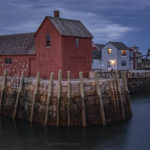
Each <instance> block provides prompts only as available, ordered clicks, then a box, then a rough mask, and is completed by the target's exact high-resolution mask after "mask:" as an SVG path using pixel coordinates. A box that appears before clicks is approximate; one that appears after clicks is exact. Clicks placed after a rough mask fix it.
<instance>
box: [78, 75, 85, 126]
mask: <svg viewBox="0 0 150 150" xmlns="http://www.w3.org/2000/svg"><path fill="white" fill-rule="evenodd" d="M79 78H80V94H81V108H82V118H81V119H82V126H83V127H86V108H85V96H84V83H83V73H82V72H79Z"/></svg>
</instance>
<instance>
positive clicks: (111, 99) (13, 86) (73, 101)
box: [0, 77, 131, 126]
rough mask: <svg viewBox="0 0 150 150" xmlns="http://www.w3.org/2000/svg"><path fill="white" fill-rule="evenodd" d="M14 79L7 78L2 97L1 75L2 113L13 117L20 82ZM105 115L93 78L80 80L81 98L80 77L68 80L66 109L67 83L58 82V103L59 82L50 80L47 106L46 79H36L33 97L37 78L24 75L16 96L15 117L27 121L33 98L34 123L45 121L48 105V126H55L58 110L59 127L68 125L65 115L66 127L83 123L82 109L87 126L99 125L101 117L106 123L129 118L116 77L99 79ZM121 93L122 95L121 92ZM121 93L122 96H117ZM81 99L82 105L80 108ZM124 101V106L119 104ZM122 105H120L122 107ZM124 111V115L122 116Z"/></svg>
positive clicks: (123, 92) (126, 103) (125, 102)
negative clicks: (17, 100) (21, 87)
mask: <svg viewBox="0 0 150 150" xmlns="http://www.w3.org/2000/svg"><path fill="white" fill-rule="evenodd" d="M18 81H20V80H16V79H15V78H11V77H7V84H6V88H5V90H4V96H2V92H3V89H2V85H3V77H0V93H1V95H0V96H1V102H2V109H1V111H2V113H1V114H2V116H9V117H12V116H13V114H14V109H15V104H16V99H17V95H18V92H19V82H18ZM98 82H99V85H100V90H101V92H100V93H101V96H102V103H103V107H104V116H102V114H101V111H102V110H101V109H102V107H101V105H100V101H99V96H98V94H97V89H96V82H95V80H94V79H83V89H84V98H83V97H82V95H81V86H80V80H79V79H77V80H71V81H70V85H71V87H70V89H71V90H70V100H69V102H70V103H69V110H70V111H69V112H68V96H67V94H68V82H67V80H62V81H61V94H60V99H59V105H57V104H58V88H59V87H58V81H57V80H54V81H53V82H52V97H51V98H50V103H49V104H48V105H47V96H48V89H49V88H48V86H49V80H43V79H40V80H39V86H38V93H37V95H36V97H34V92H35V85H36V79H35V78H25V79H24V84H23V90H22V91H21V94H20V96H19V102H18V105H17V113H16V118H18V119H19V118H21V119H26V120H30V117H31V110H32V105H33V100H34V98H35V104H34V107H33V109H34V113H33V122H37V123H41V124H44V120H45V115H46V108H47V107H48V122H47V125H49V126H56V124H57V123H56V122H57V119H58V118H57V115H58V113H59V126H68V115H69V116H70V125H69V126H82V125H83V124H82V122H83V113H82V112H83V109H85V117H86V118H85V121H86V125H97V124H102V121H103V117H105V119H106V123H111V122H116V121H121V120H127V119H129V118H130V117H131V112H130V110H129V109H130V108H129V101H128V100H127V98H128V93H126V92H125V88H124V85H123V82H122V81H121V80H120V87H121V93H120V92H119V89H117V83H116V80H111V81H110V80H109V79H103V80H99V81H98ZM120 94H121V95H120ZM119 96H121V97H119ZM83 101H84V102H85V108H83V105H82V104H83ZM122 104H123V105H122ZM122 106H123V107H122ZM123 112H124V115H125V118H123V117H122V114H123Z"/></svg>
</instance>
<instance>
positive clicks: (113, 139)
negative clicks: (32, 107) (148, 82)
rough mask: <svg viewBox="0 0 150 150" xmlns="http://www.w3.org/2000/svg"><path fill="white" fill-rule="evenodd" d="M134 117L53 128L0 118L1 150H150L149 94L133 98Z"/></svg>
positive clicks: (133, 96)
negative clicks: (89, 124) (122, 120)
mask: <svg viewBox="0 0 150 150" xmlns="http://www.w3.org/2000/svg"><path fill="white" fill-rule="evenodd" d="M131 99H132V112H133V118H132V119H130V120H128V121H125V122H121V123H114V124H111V125H107V126H106V127H102V126H93V127H87V128H82V127H71V128H64V127H61V128H56V127H47V128H45V127H43V126H41V125H38V124H32V125H30V124H29V123H28V122H26V121H22V120H18V121H13V120H12V119H10V118H5V117H4V118H1V119H0V150H50V149H52V150H76V149H82V150H87V149H89V150H149V149H150V94H142V95H132V96H131Z"/></svg>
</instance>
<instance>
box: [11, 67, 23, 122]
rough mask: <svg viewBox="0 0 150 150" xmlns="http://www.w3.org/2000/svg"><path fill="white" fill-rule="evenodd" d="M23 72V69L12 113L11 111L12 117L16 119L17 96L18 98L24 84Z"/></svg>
mask: <svg viewBox="0 0 150 150" xmlns="http://www.w3.org/2000/svg"><path fill="white" fill-rule="evenodd" d="M24 74H25V71H24V70H23V71H22V75H21V80H20V84H19V89H18V94H17V98H16V103H15V108H14V113H13V119H16V114H17V111H18V104H19V98H20V95H21V92H22V90H23V84H24Z"/></svg>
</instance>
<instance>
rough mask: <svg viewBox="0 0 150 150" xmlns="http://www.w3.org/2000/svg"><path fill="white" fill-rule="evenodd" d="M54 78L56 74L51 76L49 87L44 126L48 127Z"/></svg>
mask: <svg viewBox="0 0 150 150" xmlns="http://www.w3.org/2000/svg"><path fill="white" fill-rule="evenodd" d="M53 78H54V73H51V74H50V79H49V87H48V96H47V104H46V114H45V120H44V125H45V126H47V123H48V117H49V116H48V113H49V105H50V102H51V98H52V91H53Z"/></svg>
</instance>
